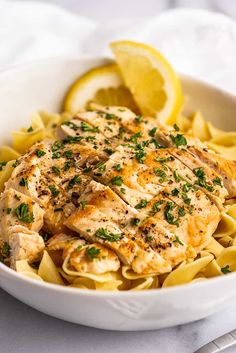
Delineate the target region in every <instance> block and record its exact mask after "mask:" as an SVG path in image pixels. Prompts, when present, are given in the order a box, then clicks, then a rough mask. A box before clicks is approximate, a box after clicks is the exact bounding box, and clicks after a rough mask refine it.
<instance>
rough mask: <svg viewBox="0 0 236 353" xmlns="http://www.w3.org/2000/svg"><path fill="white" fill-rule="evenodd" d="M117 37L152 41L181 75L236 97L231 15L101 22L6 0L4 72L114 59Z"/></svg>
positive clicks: (193, 13)
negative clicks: (44, 62)
mask: <svg viewBox="0 0 236 353" xmlns="http://www.w3.org/2000/svg"><path fill="white" fill-rule="evenodd" d="M101 10H102V9H101ZM117 39H132V40H137V41H143V42H146V43H150V44H152V45H154V46H156V47H157V48H158V49H159V50H160V51H161V52H163V54H164V55H166V57H167V58H168V59H169V61H170V62H171V63H172V65H173V66H174V68H175V69H176V70H177V71H179V72H182V73H186V74H189V75H192V76H195V77H198V78H200V79H202V80H205V81H208V82H209V83H213V84H216V85H218V86H219V87H221V88H223V89H225V90H227V91H230V92H232V93H236V80H235V77H236V65H235V63H236V23H235V22H234V21H233V20H231V19H230V18H228V17H227V16H225V15H222V14H218V13H211V12H208V11H205V10H187V9H182V10H172V11H168V12H164V13H163V14H162V15H160V16H157V17H154V18H152V19H146V20H134V21H125V20H124V21H122V22H121V21H111V19H110V21H109V19H108V20H107V21H103V23H95V22H93V21H91V20H88V19H86V18H82V17H79V16H77V15H74V14H72V13H70V12H67V11H66V10H63V9H62V8H60V7H57V6H55V5H49V4H45V3H37V2H32V3H31V2H22V1H10V2H9V1H4V0H2V1H1V0H0V43H1V44H0V68H1V67H4V66H6V65H11V64H16V63H21V62H25V61H29V60H32V59H39V58H44V57H49V56H55V55H67V54H68V55H71V54H72V55H83V54H91V55H111V53H110V52H109V48H108V44H109V42H111V41H113V40H117Z"/></svg>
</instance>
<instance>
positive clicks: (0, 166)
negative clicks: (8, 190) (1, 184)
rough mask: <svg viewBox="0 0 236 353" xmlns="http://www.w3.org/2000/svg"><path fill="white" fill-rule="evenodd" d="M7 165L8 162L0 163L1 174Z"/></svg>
mask: <svg viewBox="0 0 236 353" xmlns="http://www.w3.org/2000/svg"><path fill="white" fill-rule="evenodd" d="M6 165H7V162H0V172H1V171H2V170H3V167H5V166H6Z"/></svg>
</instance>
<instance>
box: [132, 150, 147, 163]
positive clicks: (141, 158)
mask: <svg viewBox="0 0 236 353" xmlns="http://www.w3.org/2000/svg"><path fill="white" fill-rule="evenodd" d="M146 156H147V153H146V152H145V151H144V150H143V149H140V150H139V151H137V152H136V153H135V157H136V159H137V161H138V162H139V163H143V162H144V160H145V158H146Z"/></svg>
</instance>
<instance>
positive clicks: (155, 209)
mask: <svg viewBox="0 0 236 353" xmlns="http://www.w3.org/2000/svg"><path fill="white" fill-rule="evenodd" d="M163 202H164V201H163V200H160V201H157V202H155V203H154V204H153V206H152V209H151V211H150V212H149V214H150V216H155V214H156V213H157V212H160V210H161V209H160V206H161V205H162V204H163Z"/></svg>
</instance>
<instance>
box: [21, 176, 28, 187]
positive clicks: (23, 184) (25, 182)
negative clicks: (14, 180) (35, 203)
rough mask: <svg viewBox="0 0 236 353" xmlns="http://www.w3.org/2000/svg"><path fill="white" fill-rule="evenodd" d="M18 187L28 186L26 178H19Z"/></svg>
mask: <svg viewBox="0 0 236 353" xmlns="http://www.w3.org/2000/svg"><path fill="white" fill-rule="evenodd" d="M19 185H20V186H24V187H27V188H28V186H29V185H28V179H26V178H21V180H20V181H19Z"/></svg>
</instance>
